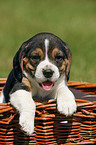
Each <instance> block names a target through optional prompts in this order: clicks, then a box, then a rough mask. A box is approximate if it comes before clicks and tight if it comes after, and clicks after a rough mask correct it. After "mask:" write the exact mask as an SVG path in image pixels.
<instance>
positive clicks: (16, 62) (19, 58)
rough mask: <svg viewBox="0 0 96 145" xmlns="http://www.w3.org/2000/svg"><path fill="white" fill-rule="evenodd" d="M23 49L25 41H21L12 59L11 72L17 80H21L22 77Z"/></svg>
mask: <svg viewBox="0 0 96 145" xmlns="http://www.w3.org/2000/svg"><path fill="white" fill-rule="evenodd" d="M24 51H25V43H23V44H22V45H21V47H20V49H19V50H18V51H17V53H16V55H15V57H14V59H13V72H14V77H15V79H16V80H17V81H19V82H21V81H22V78H23V71H22V70H23V57H24Z"/></svg>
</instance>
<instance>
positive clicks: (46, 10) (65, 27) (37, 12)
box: [0, 0, 96, 82]
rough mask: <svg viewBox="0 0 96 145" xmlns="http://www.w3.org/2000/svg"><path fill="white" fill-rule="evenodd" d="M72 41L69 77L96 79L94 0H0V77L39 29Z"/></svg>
mask: <svg viewBox="0 0 96 145" xmlns="http://www.w3.org/2000/svg"><path fill="white" fill-rule="evenodd" d="M45 31H46V32H51V33H54V34H56V35H57V36H59V37H60V38H62V39H63V40H64V41H65V42H67V43H68V44H69V47H70V49H71V52H72V56H73V57H72V67H71V76H70V80H74V81H87V82H96V64H95V61H96V1H95V0H67V1H66V0H59V1H58V0H47V1H45V0H36V1H35V0H28V1H26V0H17V1H13V0H8V1H7V0H4V1H0V77H7V75H8V74H9V72H10V70H11V68H12V60H13V56H14V55H15V53H16V51H17V50H18V48H19V47H20V45H21V44H22V43H23V42H24V41H25V40H27V39H29V38H30V37H32V36H33V35H35V34H36V33H39V32H45Z"/></svg>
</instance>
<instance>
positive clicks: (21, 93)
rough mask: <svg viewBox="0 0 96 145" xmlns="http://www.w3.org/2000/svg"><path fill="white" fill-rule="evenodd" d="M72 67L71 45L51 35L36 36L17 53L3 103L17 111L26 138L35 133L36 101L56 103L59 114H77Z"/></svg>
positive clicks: (40, 34) (3, 93)
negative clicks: (71, 78)
mask: <svg viewBox="0 0 96 145" xmlns="http://www.w3.org/2000/svg"><path fill="white" fill-rule="evenodd" d="M70 66H71V52H70V50H69V47H68V45H67V44H66V43H65V42H63V41H62V40H61V39H60V38H59V37H57V36H55V35H54V34H51V33H39V34H37V35H35V36H33V37H32V38H30V39H29V40H27V41H26V42H24V43H23V44H22V45H21V47H20V49H19V50H18V51H17V53H16V55H15V57H14V59H13V69H12V71H11V73H10V74H9V76H8V79H7V82H6V84H5V87H4V89H3V91H2V93H1V98H0V99H1V103H2V102H9V101H10V103H11V104H12V105H13V106H14V107H15V108H16V109H17V110H18V112H19V114H20V117H19V124H20V126H21V129H22V130H23V131H24V132H26V133H27V135H30V134H32V133H33V131H34V117H35V110H36V106H35V103H34V101H46V100H49V99H56V102H57V110H58V111H59V112H60V113H62V114H64V115H66V116H69V115H72V114H73V113H74V112H75V111H76V102H75V98H74V95H73V93H72V92H71V91H70V90H69V89H68V87H67V81H68V79H69V74H70Z"/></svg>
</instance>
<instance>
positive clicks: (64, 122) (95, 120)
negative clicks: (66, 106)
mask: <svg viewBox="0 0 96 145" xmlns="http://www.w3.org/2000/svg"><path fill="white" fill-rule="evenodd" d="M5 82H6V79H5V80H4V79H1V80H0V90H1V89H2V88H3V86H4V84H5ZM68 85H69V86H70V87H72V88H76V89H78V90H82V91H84V92H86V93H88V94H92V95H93V94H94V96H95V95H96V84H89V83H80V82H69V83H68ZM76 102H77V106H78V109H77V112H76V113H74V114H73V116H71V117H65V116H64V115H61V114H59V112H58V111H57V109H56V100H54V99H53V100H49V101H48V102H43V103H36V107H37V108H36V117H35V131H34V133H33V134H32V135H31V136H26V134H25V133H24V132H22V131H21V130H20V126H19V124H18V118H19V115H18V113H17V112H16V110H15V109H14V108H13V107H12V106H11V105H10V103H3V104H0V144H7V145H8V144H9V145H14V144H16V145H23V144H24V145H32V144H33V145H35V144H44V145H45V144H48V145H50V144H54V145H55V144H56V145H58V144H61V145H62V144H66V145H67V144H68V145H69V144H73V145H74V144H95V143H96V102H95V101H88V100H83V99H76Z"/></svg>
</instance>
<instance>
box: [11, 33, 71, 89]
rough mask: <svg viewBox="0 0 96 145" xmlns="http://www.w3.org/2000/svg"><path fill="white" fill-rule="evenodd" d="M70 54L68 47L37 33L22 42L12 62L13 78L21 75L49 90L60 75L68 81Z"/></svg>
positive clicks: (52, 36)
mask: <svg viewBox="0 0 96 145" xmlns="http://www.w3.org/2000/svg"><path fill="white" fill-rule="evenodd" d="M70 65H71V52H70V50H69V47H68V45H67V44H66V43H65V42H63V41H62V40H61V39H60V38H59V37H57V36H55V35H53V34H51V33H39V34H37V35H35V36H34V37H32V38H31V39H29V40H28V41H26V42H24V43H23V44H22V46H21V47H20V49H19V50H18V52H17V54H16V55H15V57H14V60H13V69H14V76H15V78H16V79H17V80H18V81H19V82H21V81H22V78H23V74H24V73H26V74H28V76H30V77H31V78H32V80H34V81H35V83H36V84H37V85H38V86H39V87H40V88H42V89H44V90H47V91H48V90H51V89H52V88H53V86H54V84H55V83H56V82H57V81H58V79H59V78H60V77H61V76H62V75H64V74H65V75H66V80H68V79H69V73H70Z"/></svg>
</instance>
